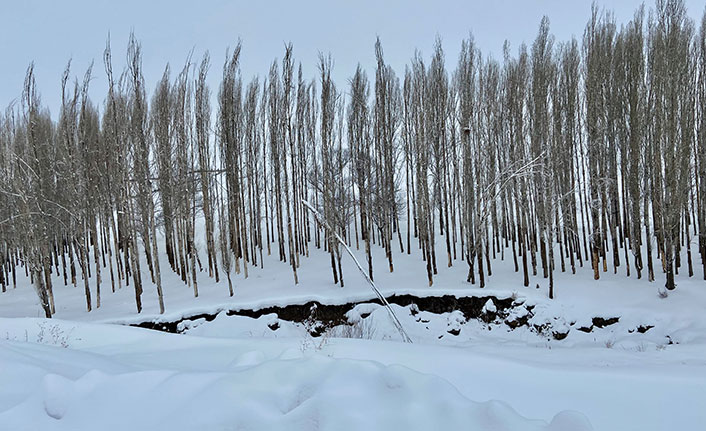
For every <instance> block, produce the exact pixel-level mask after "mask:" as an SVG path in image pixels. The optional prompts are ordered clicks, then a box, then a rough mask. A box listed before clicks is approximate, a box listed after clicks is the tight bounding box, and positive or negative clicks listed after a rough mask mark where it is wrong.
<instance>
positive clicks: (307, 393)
mask: <svg viewBox="0 0 706 431" xmlns="http://www.w3.org/2000/svg"><path fill="white" fill-rule="evenodd" d="M38 322H39V323H41V321H38V320H34V319H16V320H15V321H13V322H12V323H10V324H8V325H6V326H5V327H6V328H7V333H8V335H9V334H10V331H11V333H12V337H15V338H16V337H17V336H20V337H22V336H24V335H23V334H25V330H26V331H27V332H26V333H27V339H28V341H24V340H2V341H0V363H2V365H3V366H2V367H0V382H2V383H3V384H2V389H1V390H0V429H3V430H5V429H7V430H37V429H52V430H84V429H86V430H87V429H97V428H99V429H101V430H125V429H164V430H224V429H228V430H230V429H256V430H260V429H261V430H312V429H322V430H391V429H403V430H430V429H482V430H497V431H501V430H507V431H511V430H512V431H519V430H537V431H539V430H552V431H558V430H574V431H582V430H590V429H592V428H591V425H590V423H589V422H588V420H587V419H586V418H585V417H584V416H583V415H581V414H579V413H574V412H563V413H560V414H559V415H557V416H556V417H555V418H554V420H552V421H551V423H549V424H547V423H546V422H543V421H537V420H528V419H526V418H524V417H522V416H520V415H519V414H518V413H517V412H515V411H514V410H513V409H512V408H511V407H510V406H509V405H507V404H505V403H503V402H499V401H489V402H483V403H477V402H474V401H471V400H469V399H468V398H466V397H465V396H464V395H462V394H461V393H460V392H459V391H458V390H457V389H456V388H455V387H454V386H453V385H452V384H450V383H449V382H448V381H446V380H445V379H442V378H440V377H438V376H435V375H430V374H423V373H420V372H417V371H414V370H412V369H410V368H408V367H405V366H402V365H395V364H387V365H386V364H382V363H379V362H375V361H369V360H353V359H343V358H334V357H329V356H327V355H324V354H323V353H322V352H319V351H306V350H300V351H299V352H298V353H297V351H296V350H294V351H293V350H292V349H291V345H290V348H288V349H286V350H284V351H279V352H277V351H276V350H273V345H261V346H260V347H262V348H258V344H257V343H249V344H246V343H227V342H225V341H224V340H220V341H219V340H214V339H208V338H197V337H184V336H176V335H170V334H163V333H157V332H149V331H144V330H140V329H136V328H115V327H109V326H104V325H85V324H71V323H70V322H58V323H54V322H52V323H51V325H55V326H52V327H56V328H58V330H57V331H58V333H61V334H63V333H65V331H67V330H68V329H69V327H68V326H69V325H71V328H73V329H72V334H71V336H70V337H68V338H67V339H66V340H65V341H66V343H64V344H61V343H59V344H58V345H56V344H54V343H53V342H52V341H51V340H50V341H49V342H48V343H44V342H37V339H36V336H37V335H38V332H37V331H36V330H35V328H36V327H37V323H38ZM1 323H7V321H6V320H5V319H3V320H2V322H1ZM194 329H198V327H197V328H194ZM105 336H110V337H112V338H113V339H114V340H116V342H115V343H114V345H113V346H104V345H102V344H101V342H100V340H101V338H103V337H105ZM58 340H59V341H61V338H59V339H58ZM42 341H45V340H42ZM387 344H388V345H391V346H392V348H394V346H395V344H397V343H387ZM280 346H282V345H281V344H280ZM253 347H254V349H253ZM248 349H249V350H248Z"/></svg>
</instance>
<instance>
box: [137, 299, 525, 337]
mask: <svg viewBox="0 0 706 431" xmlns="http://www.w3.org/2000/svg"><path fill="white" fill-rule="evenodd" d="M387 300H388V302H390V304H396V305H399V306H401V307H407V306H410V305H412V304H414V305H416V308H415V309H416V310H418V311H426V312H430V313H434V314H443V313H451V312H453V311H460V312H462V313H463V315H464V316H465V317H466V319H481V320H483V321H486V322H490V321H493V320H495V319H496V318H498V317H501V318H504V317H506V316H508V315H509V310H510V309H511V308H512V307H513V298H497V297H495V296H461V297H458V296H454V295H444V296H427V297H419V296H414V295H392V296H389V297H387ZM488 301H491V304H492V305H493V307H490V310H489V307H488ZM376 303H377V302H376V301H373V300H370V301H357V302H349V303H346V304H337V305H329V304H322V303H320V302H318V301H309V302H307V303H304V304H290V305H286V306H272V307H264V308H259V309H231V310H226V311H225V312H226V314H227V315H228V316H244V317H251V318H254V319H257V318H259V317H261V316H264V315H267V314H273V313H274V314H276V315H277V317H278V318H279V319H281V320H286V321H290V322H295V323H305V322H317V323H318V324H317V325H314V326H313V329H312V335H314V336H318V335H321V334H322V333H323V332H324V331H325V330H326V329H327V328H331V327H334V326H337V325H344V324H348V318H347V316H346V313H348V312H349V311H350V310H352V309H353V308H355V307H356V306H357V305H360V304H376ZM491 310H492V311H491ZM219 313H220V312H216V313H201V314H196V315H192V316H188V317H183V318H181V319H179V320H175V321H161V320H160V321H154V320H150V321H144V322H139V323H133V324H131V325H130V326H136V327H140V328H147V329H153V330H157V331H162V332H170V333H174V334H178V333H180V332H183V331H182V330H180V328H183V327H184V326H183V325H182V326H181V327H180V326H179V324H180V323H182V322H185V321H196V320H199V319H205V320H206V321H207V322H210V321H212V320H213V319H215V318H216V316H217V315H218V314H219ZM271 329H272V328H271Z"/></svg>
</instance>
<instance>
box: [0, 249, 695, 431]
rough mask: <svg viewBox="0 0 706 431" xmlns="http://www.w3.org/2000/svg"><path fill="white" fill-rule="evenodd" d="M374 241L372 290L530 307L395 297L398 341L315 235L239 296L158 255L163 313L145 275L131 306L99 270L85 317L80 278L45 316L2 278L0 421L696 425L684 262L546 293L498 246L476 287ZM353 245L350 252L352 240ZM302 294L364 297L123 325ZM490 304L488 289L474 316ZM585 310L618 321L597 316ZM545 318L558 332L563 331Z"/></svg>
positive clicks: (73, 426)
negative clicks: (518, 320) (323, 320)
mask: <svg viewBox="0 0 706 431" xmlns="http://www.w3.org/2000/svg"><path fill="white" fill-rule="evenodd" d="M437 247H438V249H439V251H441V250H442V247H440V246H437ZM395 251H396V252H399V249H397V250H395ZM375 253H376V254H375V255H374V259H375V262H376V266H375V271H376V273H375V281H376V283H377V284H378V286H379V287H380V289H381V290H382V291H383V293H384V294H385V295H391V294H413V295H416V296H419V297H424V296H441V295H456V296H469V295H476V296H482V297H495V298H499V299H502V298H513V299H514V303H515V304H517V307H513V309H512V311H511V315H512V316H514V317H528V316H529V318H528V326H521V327H519V328H517V329H514V330H511V329H510V328H509V326H508V325H507V324H506V323H504V322H503V321H502V319H492V318H490V319H487V321H481V320H476V319H466V318H465V317H464V315H463V313H460V312H453V313H440V314H434V313H430V312H428V311H424V310H418V309H416V307H415V306H412V305H408V306H404V307H403V306H399V305H395V304H393V305H392V308H393V309H394V310H395V313H396V315H397V316H398V317H399V319H400V321H401V323H402V325H403V326H404V328H405V330H406V331H407V332H408V333H409V335H410V337H411V338H412V340H413V342H414V343H413V344H407V343H403V342H401V339H400V336H399V334H398V333H397V331H396V330H395V328H394V326H393V325H392V323H391V321H390V319H389V317H388V316H387V314H386V312H385V310H384V309H383V308H382V307H381V306H379V305H377V303H376V302H375V301H373V300H372V299H373V298H374V295H373V294H372V292H371V291H370V289H369V287H368V286H367V284H366V283H365V281H364V280H363V278H362V277H361V276H360V274H358V273H357V272H356V269H355V267H354V265H353V264H352V262H351V261H350V260H349V259H347V258H345V257H344V268H343V270H344V275H345V283H346V284H345V287H344V288H341V287H339V286H334V285H333V284H332V282H331V273H330V267H328V266H327V263H328V262H327V259H326V256H327V255H325V254H324V253H323V252H322V251H320V250H315V249H312V251H311V256H310V257H308V258H304V257H302V262H301V267H300V270H299V277H300V283H299V284H298V285H296V286H295V285H293V281H292V275H291V270H290V267H289V266H288V265H287V264H286V263H281V262H278V261H277V259H276V257H274V256H273V257H267V256H265V262H264V269H260V268H250V273H249V277H248V278H247V279H244V277H243V274H240V275H237V276H235V275H234V284H235V291H236V292H235V296H234V297H233V298H230V297H229V296H228V289H227V284H226V283H224V282H223V280H221V282H220V283H215V282H214V281H213V280H211V279H209V278H208V277H207V274H206V273H205V272H202V273H200V274H199V297H198V298H193V290H192V288H190V287H188V286H186V285H184V284H183V283H181V281H180V280H179V279H178V277H177V276H175V275H173V274H171V273H167V271H163V273H164V289H165V303H166V308H167V311H166V313H165V314H164V315H162V316H160V315H159V314H158V313H157V310H158V306H157V300H156V292H155V289H154V286H152V285H151V284H149V283H146V284H145V294H144V295H143V304H144V310H143V312H142V313H141V314H140V315H138V314H137V313H136V312H135V308H134V291H133V290H132V286H127V287H126V286H122V288H120V289H118V290H117V291H116V292H115V293H112V292H111V291H110V283H109V282H105V281H104V282H103V284H102V287H101V289H102V305H101V307H100V308H99V309H94V310H93V311H91V312H90V313H88V312H86V311H85V299H84V297H83V287H82V284H81V281H80V280H79V283H78V286H77V287H74V286H72V285H69V286H64V285H63V280H61V279H60V278H58V277H57V278H55V279H54V283H55V285H54V292H55V297H56V307H57V313H56V315H55V317H56V318H55V319H51V320H47V319H41V318H38V316H40V315H41V307H40V306H39V304H38V301H37V299H36V297H35V296H36V295H35V294H34V292H33V290H32V289H31V286H30V284H29V281H28V280H27V279H26V278H24V276H21V277H19V279H18V286H17V287H16V288H12V287H9V289H8V291H7V292H5V293H0V430H94V429H101V430H113V429H114V430H127V429H131V430H133V429H134V430H138V429H140V430H141V429H145V430H238V429H244V430H245V429H257V430H271V429H281V430H314V429H323V430H435V429H440V430H447V429H448V430H452V429H453V430H456V429H465V430H508V431H509V430H513V431H514V430H555V431H557V430H577V431H580V430H591V429H594V430H641V431H644V430H696V429H703V426H704V425H703V424H704V423H706V313H705V311H706V282H704V281H703V280H702V279H701V277H700V268H698V267H697V275H695V276H694V277H692V278H688V277H686V276H685V275H684V274H683V273H682V274H680V275H679V276H678V278H677V283H678V287H677V289H676V290H675V291H673V292H670V294H669V296H668V297H667V298H660V297H659V296H658V294H657V289H658V287H660V286H662V285H663V283H664V281H663V279H661V278H660V275H659V274H658V279H657V280H656V281H655V282H653V283H650V282H648V281H646V280H645V279H644V278H643V279H642V280H637V279H636V278H635V277H634V274H633V276H632V277H631V278H627V277H626V276H625V273H624V267H622V268H621V269H619V273H618V274H612V272H611V271H609V272H607V273H602V274H601V275H602V278H601V280H600V281H594V280H592V272H591V269H590V267H589V268H587V267H583V268H577V274H576V275H571V273H570V269H567V272H566V273H560V272H559V271H557V274H556V275H557V276H556V281H555V286H556V296H557V297H556V299H554V300H549V299H548V298H547V297H546V296H547V292H546V281H545V280H544V279H543V278H541V277H533V278H532V280H531V283H530V286H531V287H529V288H524V287H522V284H521V282H522V277H521V274H517V273H515V272H514V268H513V265H512V257H511V255H507V254H506V256H505V261H503V262H501V261H499V260H497V261H495V262H494V264H493V265H494V266H493V270H494V272H493V275H492V276H491V277H490V279H489V283H488V287H487V288H485V289H480V288H478V286H477V285H471V284H468V283H466V282H465V279H466V271H467V267H466V265H465V264H464V263H463V262H459V261H454V266H453V267H452V268H446V265H445V264H440V267H439V275H438V276H437V277H436V278H435V282H434V286H433V287H431V288H429V287H426V285H427V282H426V275H425V268H424V266H423V264H422V261H421V258H420V257H419V256H418V255H416V254H412V255H411V256H407V255H406V254H404V255H402V254H400V253H396V254H395V265H396V266H395V271H394V273H392V274H390V273H388V272H387V270H386V262H385V261H384V255H383V252H382V251H381V250H375ZM356 255H357V256H359V259H361V261H362V258H363V253H362V251H356ZM443 260H445V259H443ZM440 263H441V261H440ZM657 263H658V262H656V264H657ZM163 268H167V264H166V262H164V266H163ZM105 279H106V277H104V280H105ZM537 285H539V288H536V286H537ZM91 289H92V290H93V291H94V293H95V285H94V282H93V280H92V281H91ZM308 301H318V302H320V303H322V304H346V303H351V302H360V301H370V302H371V303H369V304H360V305H358V306H356V307H355V308H354V309H353V310H352V311H350V312H349V313H348V315H347V317H348V320H349V322H350V323H352V326H347V325H343V326H339V327H336V328H333V329H331V330H329V331H328V332H327V333H325V334H324V335H323V336H321V337H312V336H311V335H309V333H308V332H307V329H306V325H305V324H302V323H293V322H288V321H284V320H281V319H279V318H278V316H277V315H274V314H265V315H262V316H260V317H258V318H250V317H244V316H228V315H226V313H225V312H220V314H218V315H217V316H216V317H215V319H213V320H211V321H206V320H205V319H195V320H185V321H184V322H182V323H181V324H180V327H179V329H180V330H182V331H183V334H170V333H164V332H159V331H153V330H148V329H142V328H136V327H130V326H126V325H125V324H128V323H138V322H143V321H148V320H162V321H165V322H174V321H178V320H180V319H181V318H182V317H188V316H194V315H198V314H201V313H209V314H212V315H215V314H217V313H219V311H223V310H237V309H249V310H257V309H261V308H263V307H267V306H286V305H289V304H305V303H306V302H308ZM94 305H95V304H94ZM495 306H496V304H495V303H494V302H493V301H492V300H491V301H490V302H489V303H486V304H485V312H488V313H492V312H493V308H495ZM528 309H531V310H532V312H531V313H529V314H526V313H528V311H527V310H528ZM523 314H526V315H524V316H523ZM595 317H604V318H606V319H609V318H616V317H618V318H619V321H618V322H617V323H614V324H610V325H606V326H605V327H603V328H599V327H596V326H595V325H593V327H592V319H593V318H595ZM508 319H509V317H508ZM274 322H277V325H272V324H273V323H274ZM273 327H275V328H276V329H272V328H273ZM543 327H544V328H549V329H548V330H547V331H542V330H538V329H537V328H543ZM581 327H583V328H586V327H592V328H591V331H590V332H588V333H586V332H582V331H581V330H578V328H581ZM648 327H650V328H648ZM645 328H648V329H647V330H645ZM552 331H558V332H562V333H566V334H568V335H566V337H565V338H563V339H561V340H557V339H555V337H554V336H552ZM641 331H642V332H641ZM454 333H455V334H457V335H454Z"/></svg>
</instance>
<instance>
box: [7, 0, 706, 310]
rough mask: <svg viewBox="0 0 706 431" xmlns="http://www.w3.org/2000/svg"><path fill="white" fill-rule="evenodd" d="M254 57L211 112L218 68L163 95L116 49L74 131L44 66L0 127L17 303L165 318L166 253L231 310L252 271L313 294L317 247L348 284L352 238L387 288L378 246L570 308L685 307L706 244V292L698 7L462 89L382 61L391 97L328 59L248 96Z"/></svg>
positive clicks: (466, 65)
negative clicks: (312, 255) (39, 79)
mask: <svg viewBox="0 0 706 431" xmlns="http://www.w3.org/2000/svg"><path fill="white" fill-rule="evenodd" d="M240 49H241V47H240V44H238V46H236V48H235V49H234V50H233V51H232V52H231V53H229V54H228V55H227V58H226V61H225V62H224V65H223V69H222V72H221V73H222V80H221V83H220V86H219V89H218V93H217V97H216V100H217V106H216V107H212V106H211V100H212V98H211V89H210V88H209V87H208V85H207V83H206V77H207V74H208V73H209V71H210V68H211V61H210V58H209V55H208V54H206V55H204V56H203V58H202V59H200V60H194V59H193V58H192V57H191V55H190V56H189V57H188V58H187V60H186V62H185V65H184V66H183V68H182V69H181V70H179V71H178V72H177V73H174V75H175V76H174V77H173V74H172V72H171V70H170V68H169V67H168V66H167V68H166V69H165V71H164V75H163V77H162V79H161V80H160V81H159V82H158V83H157V85H156V87H155V90H154V92H153V94H152V95H151V98H150V97H148V95H147V94H146V90H145V82H144V77H143V73H142V56H141V51H140V44H139V42H138V41H137V40H136V39H135V37H134V36H132V37H131V39H130V42H129V45H128V49H127V60H128V62H127V67H126V69H125V70H124V71H123V72H122V73H121V74H119V75H116V74H114V73H113V70H112V59H111V57H112V54H111V48H110V42H109V41H108V44H107V47H106V49H105V52H104V57H103V62H102V63H103V66H104V69H105V73H106V76H107V78H108V82H109V89H108V94H107V96H106V98H105V101H104V104H103V105H102V109H100V110H99V109H98V107H97V106H96V105H95V104H94V103H93V102H92V101H91V100H90V99H89V98H88V87H89V83H90V81H91V77H92V76H93V73H94V72H93V68H92V67H91V68H89V69H88V71H87V72H86V73H85V77H84V79H83V80H82V82H78V81H77V82H74V83H71V82H70V81H69V76H70V74H71V72H70V63H69V66H67V68H66V72H65V73H64V74H63V76H62V79H61V95H62V105H61V110H60V112H59V117H58V120H57V121H56V122H55V121H53V120H52V118H51V117H50V115H49V113H48V111H47V110H46V109H43V108H42V106H41V103H40V99H39V96H38V93H37V89H36V85H35V80H34V70H33V66H32V65H30V67H29V69H28V71H27V75H26V79H25V83H24V91H23V93H22V94H23V95H22V99H21V103H18V104H15V105H11V106H10V107H8V108H7V110H6V111H5V113H4V115H0V286H2V290H3V291H5V290H6V289H7V288H8V286H10V285H13V286H14V285H16V281H17V276H18V274H17V273H18V272H19V271H23V272H24V273H25V274H26V275H27V276H29V277H31V279H32V282H33V284H34V287H35V289H36V292H37V294H38V296H39V298H40V301H41V304H42V306H43V308H44V311H45V314H46V315H47V317H50V316H51V315H52V314H53V313H54V310H55V305H54V295H53V283H54V282H56V279H59V280H63V284H65V285H68V284H73V285H77V283H82V287H83V288H84V289H85V297H86V307H87V309H88V310H89V311H90V310H91V309H92V308H93V307H100V304H101V294H102V291H104V290H105V289H110V290H111V291H115V290H116V289H120V288H121V287H123V286H128V285H130V284H131V285H132V287H133V289H134V291H135V301H136V306H137V311H138V312H139V311H140V310H141V308H142V304H141V294H142V292H143V289H144V284H145V283H144V282H145V280H144V278H148V279H149V281H150V282H151V283H152V284H153V285H155V286H156V289H157V292H158V297H159V301H160V310H161V311H164V302H163V294H162V282H161V279H162V275H161V274H162V271H164V270H165V268H160V260H159V258H158V256H159V254H160V253H164V254H166V257H167V262H168V264H169V266H170V268H169V269H168V270H171V271H174V272H176V273H177V274H179V275H180V276H181V279H182V280H183V282H184V283H186V284H187V285H189V286H191V288H193V292H194V296H198V294H199V286H198V283H197V276H196V275H197V273H198V272H201V271H208V274H209V276H211V277H214V278H215V279H216V280H219V279H223V278H225V279H226V280H227V282H228V288H229V292H230V295H233V284H232V281H231V278H232V274H233V273H243V274H244V276H246V277H247V274H248V270H249V267H251V266H262V265H263V254H264V253H267V254H268V255H270V254H273V253H274V254H275V255H277V256H279V259H280V260H281V261H284V262H287V263H288V264H289V265H290V266H291V270H292V276H293V281H294V283H297V282H298V271H299V268H300V265H301V263H302V262H303V259H302V257H306V256H308V255H309V250H310V247H316V248H323V249H324V250H326V252H327V253H328V254H329V255H330V260H331V272H332V278H333V281H334V283H339V284H340V285H341V286H343V285H344V277H343V272H342V267H341V249H340V244H339V242H338V241H337V240H336V239H335V237H334V235H333V233H334V232H333V231H335V233H337V234H338V235H339V236H340V237H341V238H344V240H345V241H346V242H347V243H348V244H349V245H351V246H355V247H356V248H363V249H364V250H365V255H366V257H367V266H368V271H369V276H370V277H371V278H373V275H374V274H373V260H372V259H373V258H372V252H371V249H372V248H373V247H382V248H383V249H384V251H385V260H386V265H387V266H389V270H390V271H393V270H394V263H395V258H394V256H395V255H397V254H398V253H399V254H402V253H406V254H411V253H412V251H413V249H415V248H416V249H419V250H420V251H421V257H422V259H423V260H424V262H425V264H426V272H427V276H428V283H429V285H430V286H431V285H432V283H433V281H434V276H435V275H436V274H437V271H438V266H439V265H446V266H452V265H455V264H462V265H466V266H467V267H468V281H469V282H470V283H474V284H475V283H477V284H479V286H480V287H483V286H484V285H485V284H486V282H487V278H488V277H489V276H491V275H492V271H493V263H494V262H495V261H496V259H498V258H500V259H512V260H513V262H514V268H515V271H516V272H518V273H521V274H522V278H523V282H524V285H525V286H527V285H529V279H530V274H532V275H533V276H535V275H537V274H538V273H539V274H541V276H543V277H544V278H547V279H548V285H549V296H550V297H553V296H554V283H553V274H554V272H555V271H557V270H558V271H562V272H564V271H571V272H576V270H577V267H581V266H584V265H586V266H590V267H592V269H593V273H594V277H595V279H598V278H599V277H600V275H601V272H605V271H608V270H609V268H610V269H611V270H612V271H613V272H618V270H619V267H622V268H624V269H623V271H625V273H626V274H627V275H628V276H631V275H635V276H636V277H637V278H642V277H646V278H647V279H648V280H654V277H655V271H664V273H665V274H666V286H665V287H666V289H670V290H671V289H674V288H675V282H674V275H675V274H676V273H678V271H680V270H682V271H686V272H688V275H689V276H692V275H693V274H694V272H695V269H694V261H696V260H697V259H698V257H696V258H695V257H693V256H692V242H693V241H692V240H693V239H694V238H695V237H698V250H696V253H697V254H700V260H701V266H702V269H701V273H702V276H704V278H705V279H706V204H705V203H704V202H705V201H706V184H704V181H705V179H706V14H705V15H704V18H703V19H702V21H701V23H700V26H699V29H698V30H697V29H696V28H695V24H694V23H693V22H692V21H691V20H690V19H689V18H688V16H687V15H686V11H685V7H684V4H683V2H682V1H681V0H658V1H657V3H656V6H655V8H654V9H653V10H651V11H650V12H649V13H648V14H646V13H645V11H644V9H643V8H640V9H639V10H637V11H636V13H635V15H634V18H633V20H632V21H630V22H629V23H627V24H625V25H621V26H620V27H618V25H617V24H616V22H615V20H614V18H613V17H612V15H611V14H610V13H608V12H600V11H598V10H597V9H596V8H595V7H594V9H593V11H592V15H591V17H590V20H589V22H588V24H587V26H586V28H585V31H584V33H583V40H582V41H577V40H573V39H572V40H570V41H566V42H556V41H555V40H554V38H553V37H552V36H551V34H550V31H549V22H548V20H547V19H546V18H545V19H543V20H542V22H541V24H540V26H539V32H538V34H537V37H536V39H535V40H534V41H533V43H532V44H531V46H529V47H528V46H525V45H521V46H520V47H519V49H518V50H517V51H516V52H515V53H512V52H511V51H510V48H509V47H508V46H507V44H506V46H505V49H504V52H503V58H502V59H501V60H497V59H494V58H493V57H492V56H485V55H483V54H482V53H481V52H480V50H479V49H478V47H477V46H476V45H475V44H474V41H473V38H472V37H469V38H468V39H467V40H465V41H464V42H463V44H462V47H461V52H460V55H459V58H458V62H457V65H456V67H455V69H454V70H453V71H449V70H447V69H446V64H447V62H446V60H445V57H444V52H443V49H442V46H441V42H440V41H437V43H436V46H435V49H434V52H433V54H432V56H431V59H430V60H425V58H423V57H422V55H421V54H419V53H416V54H415V55H414V57H413V58H412V60H411V62H410V64H408V65H407V67H406V68H405V71H404V74H403V75H399V76H398V74H397V73H396V72H395V71H394V70H393V69H392V67H391V66H390V65H389V64H387V63H386V62H385V58H384V55H383V49H382V45H381V42H380V40H377V42H376V44H375V54H376V59H377V66H376V68H375V70H374V71H373V72H372V73H371V76H370V77H368V75H367V73H366V71H364V70H363V69H362V68H361V67H358V68H357V69H356V70H355V72H354V74H353V76H352V78H351V79H350V80H349V82H348V83H346V85H344V86H340V84H337V83H335V82H333V80H332V79H331V70H332V67H333V61H332V59H331V57H330V56H325V55H321V56H320V59H319V64H318V71H319V74H318V76H317V77H315V78H314V79H305V77H304V76H303V73H302V67H301V65H297V64H296V62H295V59H294V54H293V48H292V46H291V45H288V46H287V47H286V49H285V53H284V57H283V59H282V60H281V61H277V60H276V61H274V62H273V63H272V66H271V67H270V70H269V72H268V73H267V74H266V75H264V76H262V77H255V78H253V79H251V80H250V81H248V82H244V81H243V78H242V77H241V74H240V71H239V61H240ZM304 201H307V202H309V203H311V205H312V206H314V207H316V208H318V209H319V210H320V212H321V213H322V214H323V218H324V221H325V223H326V224H328V226H329V227H330V229H331V230H327V229H326V228H323V227H322V226H321V225H320V224H319V223H317V222H316V220H315V219H314V218H313V217H312V215H311V214H309V212H308V211H307V208H306V206H305V205H304ZM160 235H163V240H162V237H160ZM197 236H199V237H201V236H203V243H204V244H205V250H201V251H200V252H199V250H197V247H196V245H195V244H196V237H197ZM439 239H441V243H437V241H438V240H439ZM684 249H685V250H686V253H684ZM506 254H507V256H506ZM683 256H685V257H686V262H683V261H682V258H683ZM141 257H142V259H141ZM145 264H146V265H147V268H146V269H143V268H141V265H145ZM697 264H698V262H697ZM53 277H54V279H53Z"/></svg>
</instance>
